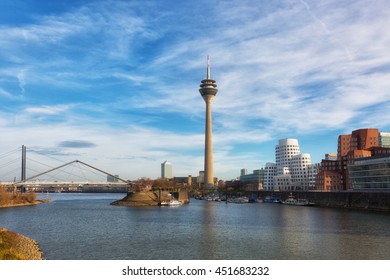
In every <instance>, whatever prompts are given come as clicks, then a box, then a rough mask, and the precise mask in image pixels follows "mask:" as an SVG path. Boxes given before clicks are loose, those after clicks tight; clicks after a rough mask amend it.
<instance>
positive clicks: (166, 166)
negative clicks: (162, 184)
mask: <svg viewBox="0 0 390 280" xmlns="http://www.w3.org/2000/svg"><path fill="white" fill-rule="evenodd" d="M161 178H162V179H172V178H173V173H172V163H170V162H169V161H164V162H163V163H161Z"/></svg>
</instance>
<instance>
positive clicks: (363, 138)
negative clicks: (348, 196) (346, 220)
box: [316, 128, 384, 190]
mask: <svg viewBox="0 0 390 280" xmlns="http://www.w3.org/2000/svg"><path fill="white" fill-rule="evenodd" d="M378 146H379V132H378V129H377V128H364V129H358V130H354V131H352V133H351V134H345V135H340V136H339V138H338V143H337V159H336V160H335V159H329V158H328V157H326V158H327V159H325V160H322V162H321V167H320V172H319V173H318V174H317V176H316V189H317V190H348V189H349V188H350V187H351V184H350V183H349V179H348V171H347V166H348V165H351V164H353V163H354V162H355V160H356V159H360V158H363V157H371V156H372V155H373V153H384V151H383V150H382V149H377V148H378Z"/></svg>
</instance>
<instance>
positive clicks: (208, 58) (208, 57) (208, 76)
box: [206, 55, 210, 80]
mask: <svg viewBox="0 0 390 280" xmlns="http://www.w3.org/2000/svg"><path fill="white" fill-rule="evenodd" d="M206 79H207V80H210V55H207V74H206Z"/></svg>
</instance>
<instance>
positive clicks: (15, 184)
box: [0, 146, 131, 192]
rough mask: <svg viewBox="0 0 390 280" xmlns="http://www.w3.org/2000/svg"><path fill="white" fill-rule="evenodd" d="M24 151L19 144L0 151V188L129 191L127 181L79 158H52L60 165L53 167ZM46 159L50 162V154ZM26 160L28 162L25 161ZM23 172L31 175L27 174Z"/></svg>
mask: <svg viewBox="0 0 390 280" xmlns="http://www.w3.org/2000/svg"><path fill="white" fill-rule="evenodd" d="M26 151H27V149H26V147H25V146H22V148H21V149H20V148H19V149H15V150H12V151H9V152H5V153H2V154H0V186H1V187H6V188H14V189H16V188H19V189H21V190H22V191H74V192H88V191H100V192H101V191H106V192H127V191H129V190H130V187H131V182H130V181H128V180H125V179H122V178H120V177H119V176H118V175H113V174H111V173H109V172H106V171H104V170H102V169H100V168H97V167H95V166H92V165H90V164H87V163H85V162H82V161H80V160H73V161H70V162H66V163H63V162H62V161H59V160H57V159H55V160H56V161H59V162H61V163H62V164H60V165H58V166H54V167H53V166H52V165H48V164H46V163H42V162H41V161H40V160H36V159H32V158H29V157H27V152H26ZM20 155H21V157H20ZM49 158H50V159H51V161H53V158H52V157H49ZM27 160H28V162H29V163H31V164H27ZM38 166H39V167H38ZM38 169H40V170H38ZM42 169H43V170H42ZM27 171H28V173H27ZM18 173H19V174H20V177H19V176H18V175H17V174H18ZM27 174H34V175H31V176H27ZM12 177H13V179H11V178H12Z"/></svg>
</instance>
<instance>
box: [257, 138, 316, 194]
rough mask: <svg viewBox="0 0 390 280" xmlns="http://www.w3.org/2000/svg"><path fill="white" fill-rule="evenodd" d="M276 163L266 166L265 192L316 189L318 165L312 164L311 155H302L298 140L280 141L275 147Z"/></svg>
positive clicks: (287, 139) (286, 139)
mask: <svg viewBox="0 0 390 280" xmlns="http://www.w3.org/2000/svg"><path fill="white" fill-rule="evenodd" d="M275 161H276V163H267V164H266V166H265V170H264V189H265V190H280V191H289V190H310V189H314V186H315V174H316V173H317V172H318V165H313V164H312V163H311V157H310V154H308V153H301V151H300V147H299V143H298V140H297V139H290V138H285V139H280V140H279V142H278V145H276V147H275Z"/></svg>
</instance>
